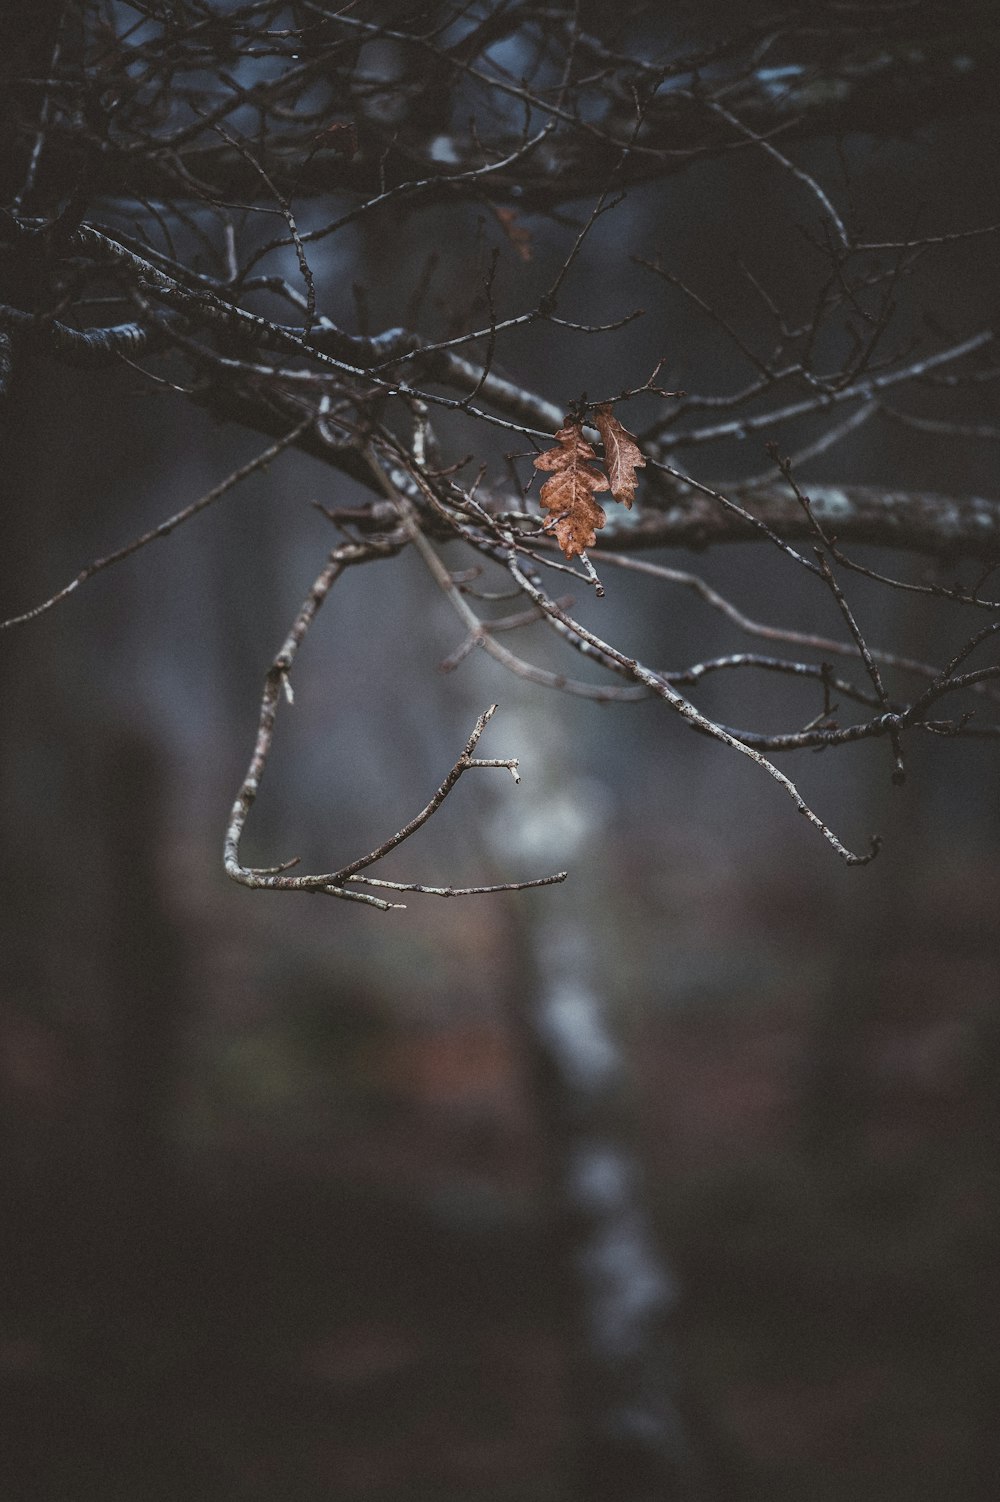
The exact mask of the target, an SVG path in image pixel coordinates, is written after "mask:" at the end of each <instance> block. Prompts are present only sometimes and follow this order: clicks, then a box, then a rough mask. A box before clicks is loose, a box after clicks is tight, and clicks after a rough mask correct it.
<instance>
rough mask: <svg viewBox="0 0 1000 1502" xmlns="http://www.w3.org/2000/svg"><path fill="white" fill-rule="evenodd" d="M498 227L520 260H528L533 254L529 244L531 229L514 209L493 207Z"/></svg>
mask: <svg viewBox="0 0 1000 1502" xmlns="http://www.w3.org/2000/svg"><path fill="white" fill-rule="evenodd" d="M493 212H494V214H495V215H496V216H497V219H498V220H499V221H500V228H501V229H502V230H503V232H504V234H505V235H506V236H507V239H508V240H509V241H510V243H511V245H513V247H514V249H515V250H516V251H517V253H518V255H519V256H520V257H521V260H522V261H530V260H531V258H532V255H533V254H534V252H533V250H532V246H531V231H530V229H528V228H527V227H526V226H525V225H523V224H522V223H521V221H520V219H519V218H518V215H517V210H516V209H500V208H494V210H493Z"/></svg>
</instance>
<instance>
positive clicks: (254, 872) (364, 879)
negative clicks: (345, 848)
mask: <svg viewBox="0 0 1000 1502" xmlns="http://www.w3.org/2000/svg"><path fill="white" fill-rule="evenodd" d="M378 551H379V547H378V544H376V543H371V544H355V543H346V544H343V545H341V546H340V547H337V548H334V549H333V551H332V552H331V554H330V556H329V558H328V559H327V561H326V565H325V566H324V568H323V571H322V572H321V573H320V575H319V577H318V578H317V579H316V582H315V583H314V584H313V586H312V588H311V589H310V591H309V593H308V595H307V596H306V598H305V600H304V602H303V604H302V608H301V609H300V611H299V613H298V615H297V616H296V618H295V620H294V622H293V624H292V628H291V630H290V631H289V633H288V635H287V636H286V637H285V640H284V642H283V644H282V646H281V650H280V651H279V652H278V655H277V656H276V657H275V659H274V661H273V662H272V664H271V666H270V668H269V669H268V672H267V677H266V678H265V680H264V692H263V694H262V696H261V701H260V716H259V719H258V723H257V739H256V742H255V744H254V749H253V755H252V756H251V758H250V765H249V767H248V768H247V772H246V776H245V777H244V779H243V782H242V784H241V785H240V789H239V792H238V793H237V795H236V801H235V802H234V804H233V808H232V812H231V814H230V816H229V824H228V826H227V828H226V838H225V846H224V852H223V863H224V865H225V870H226V875H227V876H229V877H231V878H232V880H233V881H237V882H239V883H240V885H241V886H245V887H251V888H254V889H255V890H266V891H280V892H322V893H324V894H325V895H326V896H328V897H343V898H345V899H347V900H348V901H352V902H364V903H367V904H368V905H369V906H370V907H376V908H380V909H382V911H384V912H387V911H389V910H390V909H393V908H404V907H405V906H406V904H405V903H400V902H386V901H385V900H383V899H382V898H381V897H374V896H372V895H371V894H370V893H368V892H359V891H357V890H356V887H352V886H349V885H347V883H349V882H354V883H357V884H362V885H367V886H373V887H381V888H386V889H388V890H390V891H394V892H420V893H424V894H426V895H428V896H432V897H472V896H480V895H483V894H485V893H488V892H519V891H522V890H524V889H525V888H527V887H545V886H551V885H553V884H554V883H555V882H560V881H565V879H566V876H567V873H566V872H565V871H557V872H555V873H554V874H553V875H551V876H542V877H536V878H535V879H534V880H530V881H515V882H502V883H499V884H496V885H492V886H477V887H434V886H425V885H422V884H420V883H417V882H395V881H385V880H382V879H380V878H378V877H372V876H362V875H361V874H360V873H361V872H362V871H364V870H365V869H366V868H367V867H369V866H373V865H375V864H376V862H378V861H380V860H382V859H383V858H384V857H385V856H387V855H388V854H389V853H390V851H392V850H395V849H396V847H397V846H398V845H401V844H402V843H403V841H404V840H407V839H409V837H410V835H412V834H415V833H416V832H417V830H418V829H420V828H421V827H422V826H423V825H424V824H426V823H427V820H428V819H429V818H430V817H431V815H432V814H434V813H436V812H437V810H438V809H439V808H440V807H441V805H442V803H443V802H444V800H445V799H446V798H447V796H448V794H449V793H450V792H451V790H452V788H453V787H454V786H455V784H456V783H457V782H458V780H459V778H460V777H461V776H462V775H463V774H464V773H465V772H468V771H470V770H471V769H472V768H474V767H489V768H493V767H502V768H506V770H507V771H509V772H510V774H511V776H512V777H513V779H514V781H515V782H519V781H520V777H519V775H518V770H517V761H516V759H514V758H510V757H507V758H487V759H484V758H481V757H477V756H474V755H473V753H474V751H475V749H476V746H477V745H478V743H479V739H480V737H481V736H482V733H483V731H484V730H485V729H486V726H487V724H488V722H489V721H490V720H491V719H492V717H493V715H494V714H495V712H496V708H497V706H496V705H495V704H491V705H490V707H489V709H487V710H486V711H485V713H483V714H481V715H480V716H479V719H478V720H477V721H476V724H475V726H474V728H473V731H472V734H471V735H470V736H469V739H468V741H467V742H466V744H465V749H464V750H463V752H462V754H461V756H460V757H459V758H458V760H457V761H456V762H455V765H454V766H453V767H452V769H451V771H450V772H449V773H448V775H447V776H446V777H445V778H444V780H443V782H442V783H441V785H440V787H439V788H438V789H437V791H436V792H435V793H434V794H433V796H432V797H431V798H430V799H429V801H428V802H427V803H426V804H425V805H424V807H423V808H422V809H421V810H420V812H419V813H418V814H416V815H415V816H414V817H413V818H412V819H410V820H409V822H408V823H407V824H404V825H403V826H402V828H400V829H398V830H397V831H396V833H395V834H393V835H390V837H389V838H388V839H387V840H384V841H383V842H382V843H381V844H380V845H377V846H376V847H375V848H374V849H373V850H370V851H369V852H368V854H367V855H363V856H361V857H360V858H359V859H358V860H354V861H350V862H349V863H348V864H347V865H344V866H341V867H339V868H338V869H337V870H336V871H327V872H324V873H323V874H321V875H314V876H287V875H286V874H285V873H286V872H287V871H288V870H289V869H290V868H291V867H292V866H294V865H296V864H297V863H298V857H297V856H296V857H295V858H294V859H293V860H290V861H284V862H282V864H281V865H280V866H268V867H264V866H244V865H243V864H242V862H241V861H240V854H239V849H240V840H241V838H242V836H243V831H244V829H245V827H246V821H247V818H248V816H249V814H250V810H251V808H252V807H253V804H254V801H255V799H256V797H257V793H258V791H259V789H260V781H261V778H262V776H263V775H264V768H265V766H266V765H267V758H268V755H269V754H270V750H271V741H272V738H273V735H274V722H275V719H276V717H277V713H278V705H279V703H280V701H281V697H282V694H284V696H285V697H286V698H287V699H288V700H289V702H291V699H292V691H291V685H290V683H289V673H290V672H291V668H292V664H293V662H294V661H295V657H296V654H297V653H298V650H299V647H300V646H301V645H302V642H303V640H304V639H305V636H306V633H307V632H308V631H309V628H310V626H311V625H312V623H313V621H314V620H315V619H316V616H317V614H318V613H319V611H320V609H321V608H322V605H323V602H324V601H325V599H326V597H327V595H328V594H329V593H330V590H331V589H332V587H333V585H334V584H335V583H336V581H337V579H338V578H339V577H340V575H341V573H342V572H343V571H344V569H345V568H346V567H347V566H348V565H349V564H352V563H361V562H364V561H366V560H368V559H370V558H371V557H373V556H374V555H375V554H376V553H377V552H378Z"/></svg>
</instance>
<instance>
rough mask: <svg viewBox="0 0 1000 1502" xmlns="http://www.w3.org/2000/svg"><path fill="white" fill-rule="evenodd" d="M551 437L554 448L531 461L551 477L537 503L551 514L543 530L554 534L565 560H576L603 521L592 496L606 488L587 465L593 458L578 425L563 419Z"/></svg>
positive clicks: (594, 538)
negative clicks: (553, 441)
mask: <svg viewBox="0 0 1000 1502" xmlns="http://www.w3.org/2000/svg"><path fill="white" fill-rule="evenodd" d="M555 437H556V445H557V446H556V447H555V448H551V449H546V450H545V452H544V454H539V455H538V457H537V459H536V460H535V468H536V469H543V470H549V471H550V472H551V475H552V478H551V479H549V480H546V482H545V484H544V485H543V486H542V489H541V494H540V496H539V500H540V501H541V503H542V505H543V506H544V507H545V509H546V511H550V512H551V513H552V515H551V516H550V517H549V520H548V521H547V522H546V523H545V527H546V530H547V531H549V532H552V533H554V535H555V538H556V541H557V542H558V543H559V546H560V547H561V548H562V550H563V552H564V553H565V555H566V557H567V558H577V557H579V555H580V554H581V553H583V552H584V551H585V550H586V549H587V548H590V547H593V545H594V543H595V542H596V541H597V532H598V530H599V529H600V528H601V527H603V526H604V523H605V521H606V519H607V518H606V517H605V515H604V511H603V509H602V508H601V507H600V506H599V505H598V504H597V502H596V501H595V500H594V492H595V491H601V490H608V489H610V487H609V485H608V481H607V478H606V477H605V476H604V475H603V474H602V473H601V471H600V470H599V469H598V468H597V467H596V466H595V465H594V464H593V463H592V462H591V461H592V460H594V459H596V458H597V455H596V454H595V453H594V450H593V449H592V448H591V446H590V444H589V443H588V442H587V440H586V439H585V438H584V436H583V430H582V428H581V425H580V423H579V422H577V421H574V420H573V419H572V418H567V419H566V421H565V423H564V424H563V426H562V427H561V428H560V429H559V431H558V433H557V434H556V435H555Z"/></svg>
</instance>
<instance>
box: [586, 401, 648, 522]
mask: <svg viewBox="0 0 1000 1502" xmlns="http://www.w3.org/2000/svg"><path fill="white" fill-rule="evenodd" d="M594 422H595V424H596V426H597V431H598V432H599V433H600V435H601V442H602V443H603V444H604V462H605V464H606V465H607V467H608V475H609V476H610V479H611V494H612V495H613V496H614V498H615V500H616V501H621V503H622V505H623V506H625V507H626V508H627V509H628V510H630V511H631V509H632V502H633V501H634V500H635V486H636V478H635V472H636V470H637V469H645V467H646V461H645V459H644V458H643V457H642V450H641V449H640V448H639V445H638V444H637V443H636V441H635V434H634V433H630V432H629V430H628V428H624V427H622V425H621V423H620V422H619V421H618V419H617V417H615V415H614V413H613V412H612V410H611V403H610V402H602V403H601V405H600V406H599V407H598V408H597V410H596V412H595V413H594Z"/></svg>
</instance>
